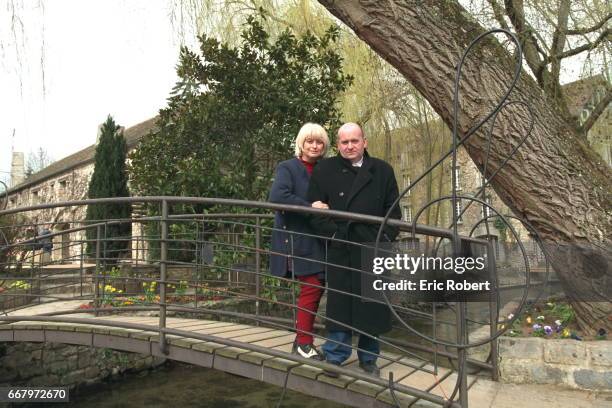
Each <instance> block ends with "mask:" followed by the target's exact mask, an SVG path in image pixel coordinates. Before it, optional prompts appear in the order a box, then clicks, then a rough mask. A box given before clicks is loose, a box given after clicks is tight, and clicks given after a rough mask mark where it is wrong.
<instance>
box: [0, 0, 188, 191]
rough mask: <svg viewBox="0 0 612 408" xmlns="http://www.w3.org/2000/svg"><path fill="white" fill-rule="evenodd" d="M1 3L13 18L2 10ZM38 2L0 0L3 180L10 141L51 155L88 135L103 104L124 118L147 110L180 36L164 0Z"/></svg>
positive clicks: (126, 122)
mask: <svg viewBox="0 0 612 408" xmlns="http://www.w3.org/2000/svg"><path fill="white" fill-rule="evenodd" d="M11 4H15V9H16V11H17V13H18V14H19V17H20V20H13V19H12V9H11ZM42 4H43V5H44V8H41V7H40V2H39V1H34V0H0V172H1V173H0V180H3V181H6V180H8V178H9V174H8V172H10V167H11V152H12V151H13V150H14V151H21V152H24V153H25V155H26V158H27V155H28V152H29V151H35V150H37V149H38V148H39V147H42V148H43V149H45V150H46V151H47V152H48V154H49V155H50V156H51V157H52V158H54V159H55V160H59V159H61V158H63V157H65V156H68V155H70V154H72V153H75V152H77V151H79V150H80V149H83V148H85V147H87V146H90V145H91V144H93V143H95V141H96V133H97V128H98V125H99V124H101V123H102V122H104V121H105V119H106V117H107V115H109V114H110V115H112V116H113V118H114V119H115V122H116V123H118V124H119V125H121V126H125V127H126V128H127V127H130V126H133V125H135V124H138V123H140V122H142V121H144V120H146V119H149V118H151V117H153V116H155V115H156V114H157V112H158V110H159V109H160V108H163V107H164V106H165V102H166V98H167V97H168V95H169V93H170V90H171V89H172V87H173V86H174V84H175V82H176V79H177V77H176V73H175V66H176V63H177V60H178V52H179V46H180V44H179V39H178V36H177V35H176V34H175V33H174V30H173V28H172V24H171V20H170V17H169V15H170V11H169V2H168V1H166V0H105V1H97V0H96V1H91V0H90V1H82V0H60V1H44V2H43V3H42ZM12 21H16V22H15V25H16V27H18V28H17V30H15V31H16V32H17V34H18V36H17V38H16V37H15V35H14V34H13V30H11V29H10V25H11V22H12ZM20 23H21V24H22V25H21V24H20ZM22 26H23V30H22V29H21V27H22ZM42 49H44V53H43V52H41V50H42ZM41 59H42V60H44V87H43V69H42V68H41ZM13 131H14V137H12V135H13Z"/></svg>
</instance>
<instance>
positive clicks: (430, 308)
mask: <svg viewBox="0 0 612 408" xmlns="http://www.w3.org/2000/svg"><path fill="white" fill-rule="evenodd" d="M120 202H123V203H125V202H128V203H130V204H132V205H133V208H134V216H133V217H131V218H129V219H112V220H97V221H86V220H84V219H82V218H81V217H79V214H84V213H85V211H83V207H84V206H87V205H94V204H99V203H106V204H109V203H120ZM145 207H146V208H147V211H146V212H147V214H144V212H145V211H144V210H142V209H143V208H145ZM186 208H189V209H191V210H194V209H199V210H198V211H199V212H198V211H196V213H194V212H193V211H190V212H189V213H185V212H184V211H185V209H186ZM202 209H206V210H205V211H202ZM275 210H276V211H295V212H303V213H308V214H320V213H321V212H322V211H325V215H327V216H331V217H337V218H339V219H343V220H348V221H350V222H352V223H360V224H374V225H376V224H378V225H380V224H381V222H382V221H383V220H382V218H379V217H370V216H365V215H359V214H350V213H343V212H338V211H330V210H316V209H311V208H306V207H298V206H284V205H278V204H271V203H261V202H248V201H240V200H226V199H207V198H186V197H131V198H109V199H96V200H83V201H72V202H65V203H57V204H42V205H38V206H32V207H26V208H18V209H10V210H4V211H0V216H2V217H10V216H12V217H14V218H8V219H9V220H12V223H9V222H5V226H4V227H2V228H1V231H2V234H3V235H2V240H3V244H2V247H1V248H0V288H2V290H0V341H3V342H53V343H66V344H78V345H86V346H93V347H103V348H111V349H115V350H122V351H127V352H134V353H140V354H144V355H153V356H159V357H165V358H168V359H172V360H176V361H182V362H186V363H190V364H196V365H199V366H202V367H209V368H213V369H216V370H221V371H225V372H228V373H232V374H236V375H240V376H244V377H248V378H252V379H256V380H260V381H263V382H266V383H270V384H274V385H278V386H281V387H287V388H289V389H293V390H296V391H299V392H303V393H305V394H310V395H314V396H317V397H320V398H325V399H328V400H333V401H337V402H341V403H345V404H347V405H350V406H356V407H386V406H396V407H434V406H438V407H441V406H446V407H455V408H459V407H461V408H466V407H468V406H474V407H489V406H492V403H493V402H492V401H493V400H494V398H495V390H496V387H497V383H496V382H495V380H496V378H497V358H498V357H497V348H496V342H494V341H491V339H494V338H495V337H497V336H499V335H500V334H501V333H502V332H503V330H504V326H503V324H504V323H506V324H507V323H509V322H508V321H507V317H506V316H507V314H508V311H504V312H503V313H501V309H502V308H503V307H504V305H506V304H507V303H508V300H509V299H513V298H515V297H516V293H517V291H518V292H520V293H526V291H527V290H526V289H528V286H529V265H528V263H527V262H529V260H530V259H532V256H531V255H530V254H525V253H522V252H521V253H519V255H521V256H522V258H520V259H524V261H525V264H523V265H522V269H520V268H517V267H516V265H514V268H513V269H512V271H511V272H512V275H511V277H507V275H505V273H506V272H505V271H504V270H503V265H501V267H499V266H500V265H498V262H497V257H496V255H497V252H496V247H495V240H494V239H493V238H494V237H491V236H484V237H483V236H480V237H475V236H474V235H475V233H468V234H466V235H461V236H459V237H457V236H455V237H454V235H453V234H454V233H453V231H452V230H449V229H443V228H438V227H431V226H423V225H419V224H416V223H415V224H408V223H405V222H402V221H398V220H393V221H389V223H391V224H393V225H394V226H396V227H398V228H399V229H400V230H401V231H403V232H402V233H401V234H400V239H399V242H398V245H397V247H395V248H394V249H393V251H395V252H398V251H399V252H402V251H403V252H404V253H409V254H412V255H414V256H419V255H420V254H421V253H422V252H421V251H428V252H427V253H429V254H433V255H436V254H441V253H443V252H444V251H446V250H448V248H449V243H452V242H453V239H455V240H459V241H460V242H459V244H460V245H459V246H460V247H461V248H462V249H466V248H468V249H469V250H470V251H472V252H473V253H484V254H485V255H486V256H485V258H486V259H487V269H486V273H487V274H489V275H490V277H491V279H492V280H493V281H494V282H497V283H498V284H497V285H498V287H497V288H495V287H494V288H493V289H494V290H491V291H490V292H489V293H487V295H486V297H485V298H484V299H480V300H479V301H478V302H474V303H470V302H463V301H460V300H455V301H450V300H448V301H439V300H436V299H434V300H429V301H428V300H424V299H413V298H410V297H409V296H405V295H406V293H403V292H402V293H401V294H399V295H394V296H389V297H388V298H385V299H380V298H371V297H368V296H369V295H367V294H352V296H359V297H361V298H362V299H361V300H362V301H371V302H379V303H386V304H387V306H388V307H389V308H390V309H391V310H393V311H394V315H395V318H396V319H395V323H394V328H393V330H392V332H390V333H389V334H388V335H386V336H381V337H379V341H380V343H381V347H382V352H381V354H380V356H379V358H378V366H379V367H380V377H374V376H371V375H369V374H367V373H365V372H364V371H362V370H361V369H360V368H359V365H358V361H357V358H356V355H357V353H356V350H357V347H356V346H353V349H354V350H353V355H352V357H351V358H350V359H349V360H348V361H346V362H345V364H344V365H342V366H340V367H338V366H333V365H329V364H327V363H324V362H319V361H313V360H308V359H304V358H302V357H300V356H299V355H296V354H292V353H291V349H292V344H293V341H294V339H295V331H294V321H295V315H296V311H297V310H304V309H301V308H300V307H299V306H298V305H297V302H296V296H297V292H298V290H299V286H298V285H300V283H299V282H298V281H296V280H295V279H294V277H288V278H273V277H271V276H270V275H269V273H268V264H269V257H270V256H271V254H273V253H272V251H271V250H270V244H269V243H270V234H271V231H272V230H273V227H272V223H271V217H272V214H271V211H275ZM60 212H61V214H63V217H64V218H63V219H62V221H61V223H58V222H57V221H54V220H57V214H58V213H60ZM16 215H19V217H16ZM34 218H35V219H36V220H37V222H31V221H28V219H30V220H31V219H34ZM5 219H6V218H5ZM119 226H127V227H128V228H118V227H119ZM43 227H45V228H46V229H47V231H44V233H42V234H41V233H40V231H41V230H43ZM472 232H474V231H472ZM294 238H295V234H288V240H292V239H294ZM320 238H321V239H322V240H323V241H324V242H325V245H329V244H330V242H332V241H333V240H332V239H330V238H323V237H320ZM45 242H47V243H48V242H52V243H53V249H52V251H48V250H46V249H45V248H46V247H48V245H46V246H45V245H41V243H45ZM425 242H428V246H427V248H425V247H424V246H423V245H422V244H423V243H425ZM343 244H344V245H361V246H362V247H364V248H365V247H368V245H369V244H368V245H366V244H363V243H361V244H355V243H350V242H343ZM372 246H373V248H374V249H375V250H378V249H376V248H377V245H376V243H373V244H372ZM534 247H535V246H534ZM517 248H519V249H524V248H523V247H522V246H521V247H517ZM385 251H390V249H385ZM478 251H481V252H478ZM519 252H520V251H519ZM523 252H524V251H523ZM412 255H411V256H412ZM286 256H287V259H288V261H289V262H291V261H292V260H293V259H299V256H298V255H296V254H293V253H289V254H288V255H286ZM505 256H506V258H508V259H510V257H511V256H513V254H510V253H508V254H505ZM327 265H328V263H327V260H325V261H324V262H322V267H323V268H325V267H326V266H327ZM334 267H340V266H339V265H334ZM517 271H518V272H517ZM353 272H354V273H360V274H362V275H374V274H373V272H372V270H371V268H370V269H369V270H368V268H364V270H354V271H353ZM519 272H520V273H519ZM517 274H519V275H521V276H522V278H524V279H523V282H520V280H519V281H518V282H517V279H516V276H517ZM508 276H509V275H508ZM390 279H398V277H395V278H393V277H392V278H390ZM512 279H513V280H512ZM323 289H325V290H326V291H327V293H329V292H330V291H331V290H332V289H330V288H325V287H324V288H323ZM325 309H326V302H325V295H324V297H323V299H322V304H321V307H320V309H319V310H318V311H317V312H316V313H313V314H315V317H316V325H315V329H314V332H313V333H312V334H313V335H314V336H315V339H316V340H315V344H316V345H320V344H321V343H322V342H324V341H326V340H327V339H326V337H325V334H326V333H325V331H324V330H323V328H324V323H325V321H326V320H327V319H328V318H327V316H326V311H325ZM512 312H515V313H516V312H517V310H515V309H512ZM309 313H312V312H309ZM504 315H505V316H504ZM347 330H353V331H357V330H356V329H354V328H352V327H347ZM483 349H486V350H484V351H483ZM473 350H480V351H481V352H480V353H472V352H471V351H473ZM324 370H327V371H328V372H329V371H334V372H336V373H338V374H339V376H333V377H332V376H328V375H326V374H325V372H324Z"/></svg>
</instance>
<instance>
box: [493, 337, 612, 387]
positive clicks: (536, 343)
mask: <svg viewBox="0 0 612 408" xmlns="http://www.w3.org/2000/svg"><path fill="white" fill-rule="evenodd" d="M499 357H500V366H499V369H500V378H501V380H502V381H504V382H509V383H515V384H521V383H527V384H555V385H560V386H564V387H568V388H576V389H583V390H598V391H612V341H576V340H553V339H541V338H517V337H501V338H500V339H499Z"/></svg>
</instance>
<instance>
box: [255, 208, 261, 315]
mask: <svg viewBox="0 0 612 408" xmlns="http://www.w3.org/2000/svg"><path fill="white" fill-rule="evenodd" d="M260 251H261V218H259V217H255V316H257V317H259V295H260V292H261V287H260V285H261V276H260V273H261V252H260ZM257 326H259V320H257Z"/></svg>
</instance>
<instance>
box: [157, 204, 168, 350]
mask: <svg viewBox="0 0 612 408" xmlns="http://www.w3.org/2000/svg"><path fill="white" fill-rule="evenodd" d="M160 224H161V241H160V256H159V350H160V351H161V352H162V353H163V354H168V344H167V343H166V333H165V332H164V329H165V328H166V272H167V264H166V263H167V261H168V242H167V241H168V201H166V200H163V201H162V216H161V220H160Z"/></svg>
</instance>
